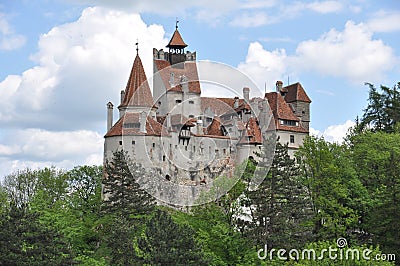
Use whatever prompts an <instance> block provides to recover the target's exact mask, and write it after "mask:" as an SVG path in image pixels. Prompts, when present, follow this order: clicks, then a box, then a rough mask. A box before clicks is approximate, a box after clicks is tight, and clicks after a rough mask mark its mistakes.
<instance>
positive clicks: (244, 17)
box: [230, 12, 275, 28]
mask: <svg viewBox="0 0 400 266" xmlns="http://www.w3.org/2000/svg"><path fill="white" fill-rule="evenodd" d="M274 22H275V20H274V19H272V18H270V17H268V16H267V14H266V13H264V12H256V13H252V14H251V13H243V14H241V15H240V16H238V17H236V18H234V19H233V20H232V21H231V22H230V25H232V26H236V27H243V28H249V27H259V26H262V25H266V24H272V23H274Z"/></svg>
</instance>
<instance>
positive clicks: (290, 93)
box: [284, 82, 311, 103]
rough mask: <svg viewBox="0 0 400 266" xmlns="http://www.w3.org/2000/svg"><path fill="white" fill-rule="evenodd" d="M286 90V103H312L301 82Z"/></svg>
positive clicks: (287, 87)
mask: <svg viewBox="0 0 400 266" xmlns="http://www.w3.org/2000/svg"><path fill="white" fill-rule="evenodd" d="M284 89H286V91H287V94H286V95H285V101H286V102H288V103H291V102H294V101H301V102H306V103H311V100H310V98H309V97H308V95H307V93H306V92H305V90H304V89H303V87H302V86H301V84H300V83H299V82H297V83H295V84H291V85H289V86H286V87H285V88H284Z"/></svg>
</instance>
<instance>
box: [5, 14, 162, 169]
mask: <svg viewBox="0 0 400 266" xmlns="http://www.w3.org/2000/svg"><path fill="white" fill-rule="evenodd" d="M3 27H4V26H3ZM164 35H165V32H164V29H163V27H162V26H159V25H146V23H144V22H143V20H142V19H141V17H140V15H138V14H132V13H128V12H124V11H116V10H110V9H105V8H99V7H95V8H86V9H85V10H84V11H83V12H82V14H81V16H80V17H79V19H78V20H77V21H74V22H71V23H66V24H63V25H59V26H57V27H54V28H52V29H51V30H50V31H49V32H47V33H46V34H43V35H41V36H40V39H39V43H38V51H37V53H36V54H34V55H33V56H32V58H31V59H32V60H33V61H34V62H35V63H36V66H34V67H32V68H30V69H27V70H26V71H24V72H23V73H22V74H21V75H9V76H7V77H6V78H5V79H4V80H3V81H0V105H1V106H2V108H1V109H0V123H1V125H2V132H1V134H0V143H1V144H0V169H1V172H0V174H3V175H4V174H8V173H10V172H11V171H13V170H15V169H17V168H23V167H33V168H36V167H43V166H50V165H55V166H57V167H61V168H69V167H72V166H74V165H78V164H101V161H102V148H103V144H102V143H103V137H102V134H103V132H104V130H105V120H106V119H105V118H106V103H107V102H108V101H112V102H113V103H114V105H116V106H118V104H119V92H120V90H121V89H124V88H125V85H126V82H127V80H128V77H129V72H130V69H131V67H132V64H133V60H134V57H135V55H136V49H135V48H136V47H135V43H136V39H137V38H138V39H139V54H140V56H141V58H142V62H143V65H144V67H145V71H146V73H147V74H148V75H150V74H151V73H152V54H153V51H152V48H153V47H156V48H163V47H162V46H163V45H166V44H167V42H168V40H167V39H166V38H164ZM160 46H161V47H160ZM88 129H89V130H90V131H89V130H88ZM91 130H99V131H101V132H102V133H101V134H99V133H96V132H95V131H91Z"/></svg>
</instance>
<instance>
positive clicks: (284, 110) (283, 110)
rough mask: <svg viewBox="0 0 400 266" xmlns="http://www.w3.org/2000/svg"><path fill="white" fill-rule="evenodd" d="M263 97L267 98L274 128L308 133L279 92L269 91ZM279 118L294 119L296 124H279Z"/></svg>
mask: <svg viewBox="0 0 400 266" xmlns="http://www.w3.org/2000/svg"><path fill="white" fill-rule="evenodd" d="M265 98H266V99H267V100H268V103H269V106H270V108H271V110H272V113H273V115H274V119H275V127H276V130H283V131H293V132H300V133H308V130H307V129H305V128H303V127H302V126H301V123H300V119H299V118H298V117H297V116H296V115H295V114H294V113H293V110H292V109H291V108H290V106H289V104H288V103H287V102H286V101H285V100H284V99H283V97H282V96H281V95H280V93H277V92H269V93H266V94H265ZM281 120H290V121H296V122H297V126H288V125H281V124H280V121H281Z"/></svg>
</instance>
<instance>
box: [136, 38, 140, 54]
mask: <svg viewBox="0 0 400 266" xmlns="http://www.w3.org/2000/svg"><path fill="white" fill-rule="evenodd" d="M135 45H136V53H137V54H139V39H136V43H135Z"/></svg>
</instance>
